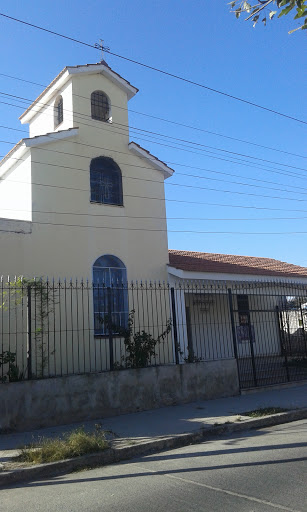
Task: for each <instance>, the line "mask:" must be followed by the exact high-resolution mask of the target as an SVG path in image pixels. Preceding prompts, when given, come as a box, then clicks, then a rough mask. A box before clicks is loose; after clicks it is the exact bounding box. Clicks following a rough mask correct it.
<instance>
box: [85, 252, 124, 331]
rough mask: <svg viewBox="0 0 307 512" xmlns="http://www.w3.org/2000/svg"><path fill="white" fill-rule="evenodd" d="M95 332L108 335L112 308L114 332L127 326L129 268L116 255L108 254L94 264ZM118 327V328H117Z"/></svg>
mask: <svg viewBox="0 0 307 512" xmlns="http://www.w3.org/2000/svg"><path fill="white" fill-rule="evenodd" d="M93 295H94V332H95V334H96V335H107V334H108V333H109V331H108V324H109V317H108V314H109V312H110V309H111V321H112V329H113V334H116V332H118V330H119V329H120V328H125V327H127V322H128V314H129V313H128V289H127V270H126V267H125V265H124V264H123V262H122V261H121V260H120V259H119V258H117V257H116V256H112V255H110V254H106V255H104V256H101V257H100V258H98V259H97V260H96V261H95V263H94V265H93ZM117 328H118V329H117Z"/></svg>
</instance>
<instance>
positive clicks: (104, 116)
mask: <svg viewBox="0 0 307 512" xmlns="http://www.w3.org/2000/svg"><path fill="white" fill-rule="evenodd" d="M91 112H92V119H96V120H97V121H108V120H109V119H110V104H109V100H108V97H107V95H106V94H104V93H103V92H102V91H94V92H92V94H91Z"/></svg>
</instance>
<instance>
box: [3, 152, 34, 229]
mask: <svg viewBox="0 0 307 512" xmlns="http://www.w3.org/2000/svg"><path fill="white" fill-rule="evenodd" d="M16 156H18V155H16ZM14 157H15V155H14ZM15 162H16V163H15ZM3 167H4V165H3ZM31 195H32V191H31V158H30V155H29V153H28V154H26V155H23V157H22V159H21V161H18V160H17V161H16V160H14V159H13V158H12V166H11V167H10V169H9V170H7V171H6V172H5V173H4V174H1V168H0V217H1V218H6V219H20V220H25V221H30V220H32V201H31V199H32V197H31Z"/></svg>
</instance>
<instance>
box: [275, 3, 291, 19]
mask: <svg viewBox="0 0 307 512" xmlns="http://www.w3.org/2000/svg"><path fill="white" fill-rule="evenodd" d="M293 8H294V5H288V7H286V8H285V9H283V10H282V11H281V13H280V14H279V15H278V18H281V16H283V15H284V14H288V13H289V12H290V11H292V9H293Z"/></svg>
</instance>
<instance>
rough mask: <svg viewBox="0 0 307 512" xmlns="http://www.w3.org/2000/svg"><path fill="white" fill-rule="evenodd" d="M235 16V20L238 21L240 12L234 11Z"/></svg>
mask: <svg viewBox="0 0 307 512" xmlns="http://www.w3.org/2000/svg"><path fill="white" fill-rule="evenodd" d="M235 14H236V18H237V19H239V18H240V14H241V11H239V10H237V11H235Z"/></svg>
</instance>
